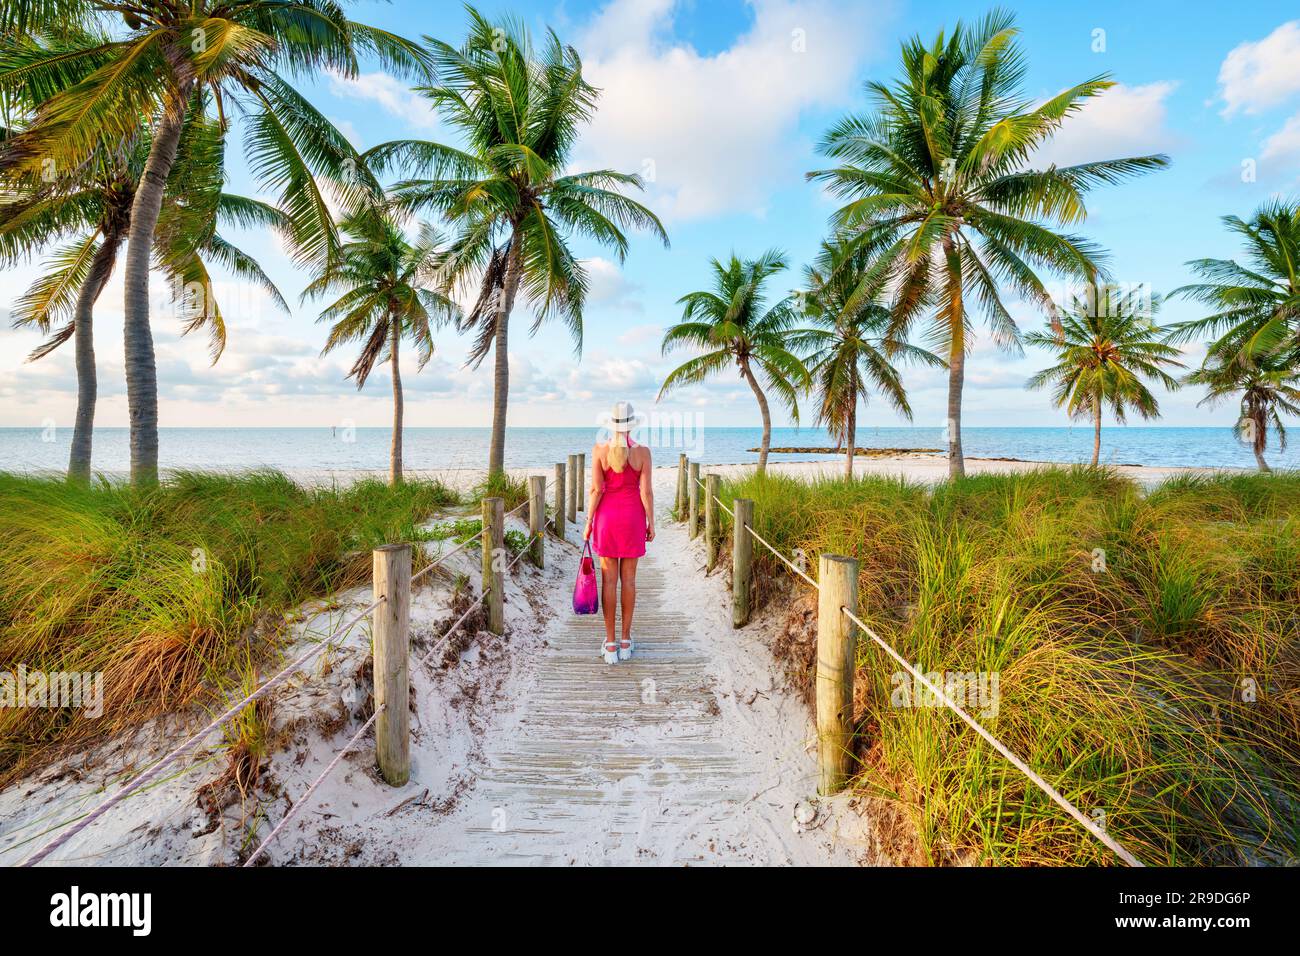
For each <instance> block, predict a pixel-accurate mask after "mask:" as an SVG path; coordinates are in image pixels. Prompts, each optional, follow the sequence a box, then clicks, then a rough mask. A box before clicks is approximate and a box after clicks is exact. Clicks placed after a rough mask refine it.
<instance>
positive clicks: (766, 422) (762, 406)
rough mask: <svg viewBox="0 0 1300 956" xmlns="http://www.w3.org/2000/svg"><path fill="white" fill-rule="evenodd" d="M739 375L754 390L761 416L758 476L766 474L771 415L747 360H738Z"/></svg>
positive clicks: (770, 439)
mask: <svg viewBox="0 0 1300 956" xmlns="http://www.w3.org/2000/svg"><path fill="white" fill-rule="evenodd" d="M740 374H741V375H743V376H744V377H745V381H746V382H748V383H749V387H750V388H752V389H753V390H754V397H755V398H756V399H758V411H759V414H761V415H762V416H763V440H762V441H761V442H760V443H759V446H758V473H759V474H760V475H762V474H766V472H767V450H768V449H769V448H771V447H772V415H771V412H769V411H768V408H767V396H766V395H764V394H763V390H762V389H761V388H759V386H758V379H756V378H755V377H754V373H753V371H752V370H751V369H750V367H749V359H746V358H742V359H741V360H740Z"/></svg>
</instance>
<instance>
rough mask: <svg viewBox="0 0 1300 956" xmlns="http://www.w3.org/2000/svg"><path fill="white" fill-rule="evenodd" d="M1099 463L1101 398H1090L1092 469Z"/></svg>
mask: <svg viewBox="0 0 1300 956" xmlns="http://www.w3.org/2000/svg"><path fill="white" fill-rule="evenodd" d="M1099 461H1101V396H1099V395H1094V396H1093V398H1092V467H1094V468H1096V467H1097V462H1099Z"/></svg>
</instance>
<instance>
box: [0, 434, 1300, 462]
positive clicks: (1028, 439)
mask: <svg viewBox="0 0 1300 956" xmlns="http://www.w3.org/2000/svg"><path fill="white" fill-rule="evenodd" d="M759 435H760V432H759V429H757V428H698V429H692V428H689V427H686V428H683V427H676V428H673V427H666V426H665V427H659V428H652V429H647V430H646V431H645V432H643V433H642V434H641V436H640V437H641V438H643V439H644V440H645V442H646V443H647V444H649V445H650V446H651V447H652V449H653V450H654V452H655V454H656V456H657V459H658V461H659V462H660V463H668V462H673V461H676V460H677V455H678V453H679V452H683V451H684V452H686V453H687V454H688V455H690V456H691V458H692V459H695V460H698V461H700V462H701V463H702V464H730V463H737V462H749V461H754V460H756V459H757V455H755V454H754V453H752V452H750V451H749V449H751V448H756V447H757V446H758V441H759ZM962 435H963V441H964V443H965V447H966V454H967V455H968V456H970V457H979V458H1019V459H1025V460H1034V461H1051V462H1086V461H1087V460H1088V459H1089V458H1090V457H1091V455H1092V429H1091V427H1089V426H1078V427H1074V428H966V429H963V432H962ZM388 437H389V430H388V429H387V428H355V429H352V428H342V427H340V428H164V429H162V431H161V453H160V456H161V464H162V466H163V467H164V468H192V469H204V470H210V469H219V470H230V469H248V468H260V467H271V468H281V469H285V470H287V471H316V470H332V471H348V470H356V469H384V468H386V467H387V465H388ZM600 437H601V436H600V435H599V433H598V432H597V430H596V429H593V428H590V427H586V428H511V429H509V430H508V431H507V438H506V465H507V467H520V468H523V467H527V468H545V467H549V466H551V465H553V464H554V463H555V462H557V461H563V460H564V459H565V457H566V456H567V455H569V454H570V453H571V452H576V451H581V450H585V449H588V448H590V447H591V445H592V443H593V442H594V441H596V440H597V439H599V438H600ZM71 438H72V433H71V430H69V429H55V430H48V431H47V430H43V429H40V428H0V470H4V471H46V470H51V471H58V470H61V469H63V468H65V467H66V465H67V460H68V445H69V442H70V441H71ZM487 443H488V429H486V428H408V429H406V432H405V459H406V467H407V468H408V469H415V470H424V469H430V470H444V469H453V468H468V469H481V468H483V467H484V466H485V465H486V463H487ZM772 444H773V445H774V446H781V445H799V446H819V445H829V444H831V442H830V441H829V439H828V438H827V436H826V434H825V433H824V432H823V431H821V430H819V429H814V428H774V429H773V430H772ZM858 444H859V445H861V446H869V447H889V448H942V447H943V435H942V430H941V429H939V428H872V427H865V428H863V429H861V430H860V431H859V434H858ZM1270 444H1275V441H1274V439H1273V436H1272V435H1270ZM816 457H828V456H815V455H806V454H801V455H779V454H778V455H774V456H773V459H774V460H776V461H781V460H808V459H810V458H816ZM1267 457H1268V460H1269V462H1270V463H1271V464H1272V465H1273V466H1274V467H1277V468H1300V445H1293V446H1292V447H1291V448H1289V449H1288V450H1287V451H1285V452H1281V451H1279V450H1278V449H1277V448H1276V447H1273V448H1271V449H1270V450H1269V452H1268V454H1267ZM1102 460H1103V462H1107V463H1112V464H1136V465H1188V466H1196V467H1235V468H1250V469H1253V468H1254V467H1255V460H1254V456H1253V455H1252V454H1251V452H1250V449H1249V448H1247V447H1245V446H1244V445H1242V444H1240V443H1239V442H1238V441H1237V440H1236V439H1235V438H1234V437H1233V433H1232V430H1231V429H1230V428H1159V427H1154V428H1152V427H1109V428H1104V429H1103V430H1102ZM129 462H130V456H129V450H128V445H127V430H126V429H125V428H99V429H96V430H95V456H94V465H95V469H96V470H97V471H106V472H120V471H125V470H127V468H128V466H129Z"/></svg>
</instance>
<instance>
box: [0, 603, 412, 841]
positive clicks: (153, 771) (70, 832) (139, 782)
mask: <svg viewBox="0 0 1300 956" xmlns="http://www.w3.org/2000/svg"><path fill="white" fill-rule="evenodd" d="M385 600H387V598H385V597H383V596H380V597H378V598H376V599H375V600H374V601H372V602H371V603H370V604H369V605H368V606H367V607H365V608H363V609H362V610H361V611H360V612H358V613H357V614H356V616H354V617H353V618H352V619H351V620H350V621H348V622H347V623H346V624H344V625H342V626H341V627H339V628H337V629H336V630H335V631H334V633H333V634H331V635H330V637H329V638H328V639H327V640H325V641H322V642H321V643H319V644H317V645H316V646H315V647H313V648H312V649H311V650H309V651H307V652H306V653H305V654H303V655H302V656H301V657H299V658H298V659H297V660H295V661H293V663H291V664H289V665H288V666H287V667H285V668H284V669H283V670H281V671H280V672H279V673H277V674H275V675H274V676H273V677H271V678H270V679H269V680H267V681H266V682H265V683H263V684H262V685H261V686H260V687H258V688H257V689H256V690H254V691H253V692H252V693H251V694H249V695H248V696H246V697H244V698H243V700H240V701H239V702H238V703H235V704H232V705H231V706H230V707H229V708H227V710H226V711H225V712H224V713H223V714H222V715H221V716H220V717H217V718H216V719H214V720H212V721H211V722H210V723H209V724H208V725H207V726H206V727H204V728H203V729H202V730H200V731H199V732H198V733H196V734H194V735H193V736H191V737H189V738H188V739H187V740H186V741H185V742H184V743H182V744H181V745H180V746H178V747H176V748H175V749H174V750H172V751H171V752H170V753H168V754H167V755H166V756H165V757H163V758H162V759H161V760H159V761H158V762H157V763H155V764H154V765H153V766H152V767H150V768H149V769H148V770H145V771H143V772H142V773H139V774H136V776H135V777H133V778H132V779H131V780H130V781H128V782H127V783H126V785H125V786H123V787H122V788H121V789H120V790H118V791H117V792H116V793H114V794H113V795H112V796H111V797H109V798H108V799H107V800H105V801H103V802H102V803H100V804H99V805H98V806H96V807H95V809H93V810H91V811H90V812H89V813H88V814H86V815H85V816H84V817H82V818H81V819H80V820H78V821H77V822H76V823H74V824H73V825H72V826H71V827H70V828H69V829H67V830H64V831H63V832H62V833H61V834H59V835H58V836H57V837H55V838H54V839H53V840H51V841H50V842H49V843H46V844H45V845H44V846H43V847H41V848H40V849H39V850H37V851H36V852H35V853H33V854H32V855H31V856H30V857H28V858H27V859H26V860H24V861H23V863H22V866H25V867H26V866H35V865H36V864H37V863H40V862H41V861H42V860H44V859H45V858H46V857H48V856H49V855H50V854H51V853H53V852H54V851H55V850H57V849H58V848H59V847H61V846H63V845H64V844H65V843H67V842H68V841H69V840H71V839H72V838H73V837H74V836H76V835H77V834H78V833H80V832H81V831H82V830H84V829H86V827H88V826H90V825H91V824H92V823H94V822H95V821H96V820H98V819H99V818H100V817H102V816H103V815H104V814H105V813H107V812H108V811H109V810H111V809H112V808H113V807H115V806H117V805H118V804H119V803H121V802H122V801H123V800H125V799H126V798H127V797H128V796H130V795H131V794H132V793H134V792H135V791H137V790H139V789H140V788H141V787H142V786H144V785H145V784H147V783H149V781H151V780H153V779H154V778H155V777H156V776H158V774H159V773H160V772H161V771H162V769H163V767H166V766H167V765H168V764H170V763H172V762H173V761H174V760H177V759H178V758H180V757H182V756H184V755H185V754H186V753H188V752H189V751H190V750H191V749H192V748H193V747H194V746H195V745H196V744H198V743H199V742H200V741H202V740H204V739H206V738H207V736H208V735H209V734H211V733H212V732H214V731H216V730H218V729H219V728H220V727H221V726H222V725H224V724H225V723H226V721H228V720H230V719H231V718H232V717H234V716H235V715H236V714H238V713H239V712H240V711H241V710H243V709H244V708H245V707H247V706H248V705H249V704H251V703H252V702H253V701H255V700H257V699H258V698H260V697H262V696H263V695H265V694H266V692H267V691H269V690H270V689H271V688H272V687H275V686H277V685H279V684H280V683H282V682H283V681H284V680H285V678H286V677H288V675H289V674H290V673H291V672H293V671H295V670H297V669H298V668H300V667H301V666H302V665H303V664H306V663H307V662H308V661H309V660H311V659H312V658H313V657H315V656H316V655H317V654H319V653H320V652H321V651H323V650H325V648H326V647H329V646H330V645H332V644H333V643H334V641H335V640H336V639H337V638H339V637H341V636H342V635H343V634H346V633H347V632H348V631H349V630H351V629H352V627H353V626H354V625H355V624H356V623H357V622H358V621H360V620H361V619H362V618H363V617H365V616H366V615H367V614H369V613H370V612H371V611H373V610H374V609H375V608H377V607H379V605H380V604H382V603H383V602H384V601H385Z"/></svg>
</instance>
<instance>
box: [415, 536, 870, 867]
mask: <svg viewBox="0 0 1300 956" xmlns="http://www.w3.org/2000/svg"><path fill="white" fill-rule="evenodd" d="M661 529H662V530H661V531H660V536H659V539H658V540H656V541H655V542H654V543H653V544H652V545H651V547H650V551H649V554H648V556H647V557H646V558H644V559H642V562H641V566H640V568H639V573H638V576H637V578H638V588H639V591H638V600H637V610H636V618H635V621H634V627H633V634H634V637H635V639H636V641H637V648H636V653H635V655H634V656H633V658H632V660H631V661H626V662H620V663H618V664H616V665H607V664H605V663H603V661H602V660H601V659H600V657H599V653H598V651H599V646H600V644H601V641H602V639H603V622H602V618H601V616H600V615H593V616H578V615H574V614H572V613H571V612H570V613H568V614H566V615H565V619H563V620H562V621H560V622H557V625H556V626H555V627H553V628H552V631H551V635H552V637H551V639H550V642H549V646H548V647H547V648H546V649H545V650H544V651H543V652H542V656H541V658H540V660H539V661H538V662H537V670H536V677H535V682H534V685H533V688H532V690H531V692H530V693H529V694H528V695H527V697H526V699H524V700H522V701H520V702H519V706H518V709H517V711H516V715H515V720H514V723H513V724H512V726H511V727H510V728H509V730H508V732H505V733H495V734H492V735H490V739H489V740H488V741H487V746H486V748H485V751H484V760H483V765H482V766H480V767H478V768H476V775H477V778H478V779H477V784H476V786H475V787H474V790H473V793H472V796H470V797H469V798H468V801H467V802H468V803H469V804H470V806H467V807H465V808H464V812H461V813H457V814H456V815H455V817H454V818H453V819H451V820H448V821H447V826H448V827H449V828H452V829H458V828H459V826H462V825H463V826H464V827H465V830H464V831H463V832H462V834H461V837H460V838H459V839H453V840H450V841H448V843H449V845H450V846H452V847H458V848H459V849H453V850H452V852H451V853H450V854H449V855H448V856H446V857H444V858H443V859H442V860H440V861H439V862H447V863H499V864H537V865H569V864H599V863H609V864H632V863H643V864H644V863H649V864H654V863H663V864H678V865H681V864H705V865H717V864H736V863H739V864H755V863H766V864H779V863H832V862H835V863H852V862H854V861H855V859H856V854H857V851H858V850H859V849H860V848H858V847H854V846H850V845H847V844H845V843H844V842H843V841H838V840H836V838H835V836H834V835H833V834H832V833H830V832H829V830H830V828H826V829H825V830H822V831H820V832H810V833H797V832H795V830H794V828H793V827H792V821H793V805H794V803H795V802H796V801H797V800H798V799H800V798H802V797H803V796H804V795H806V794H811V793H812V792H814V790H815V779H814V769H815V768H814V764H813V758H812V757H811V755H809V754H808V753H807V752H806V751H805V750H804V747H803V743H804V742H805V740H806V737H807V732H808V731H809V730H810V728H808V727H806V726H805V725H807V723H808V721H807V715H806V713H803V712H802V710H801V708H802V705H801V704H800V703H799V702H798V701H793V700H787V701H785V702H784V704H785V705H786V714H785V719H786V720H787V721H790V722H793V723H794V724H796V725H798V727H799V729H796V730H794V732H793V734H783V735H780V736H781V738H782V740H778V739H775V738H774V739H772V740H765V741H761V742H760V743H761V744H762V746H759V745H758V744H756V743H755V737H754V735H753V734H752V733H750V732H748V730H750V729H751V726H750V725H751V722H750V721H749V720H747V719H746V718H745V717H744V716H742V715H740V714H737V713H736V712H735V711H736V710H737V709H738V708H743V707H746V706H747V705H746V704H745V703H744V702H738V701H737V699H736V698H737V697H738V696H739V693H738V692H737V691H738V689H737V688H732V687H725V686H719V676H720V675H721V676H722V680H724V681H726V680H728V679H729V678H730V677H731V676H732V675H731V674H730V673H729V672H728V671H727V669H726V668H722V669H719V667H718V666H717V662H716V661H715V660H713V659H712V658H713V655H712V654H710V650H711V649H716V648H715V645H712V644H711V643H710V642H714V641H730V642H735V641H736V640H737V639H738V635H737V634H736V633H735V632H733V631H731V629H730V627H729V626H727V623H726V621H727V615H729V613H730V607H729V605H728V604H726V603H725V597H726V594H725V585H723V583H722V582H721V580H718V579H714V580H711V581H709V582H705V584H706V587H707V589H708V590H709V591H710V592H713V593H715V594H716V596H717V600H716V601H715V602H713V603H715V604H717V608H716V609H715V610H714V612H713V613H702V610H703V609H701V608H698V607H693V606H690V603H691V602H688V601H685V600H683V595H682V594H681V593H680V592H681V590H682V589H681V588H679V587H677V586H676V585H675V584H674V582H676V581H680V580H682V577H681V575H682V574H683V573H691V574H693V575H696V576H698V574H699V571H698V570H697V569H696V567H695V565H697V564H698V563H700V562H702V557H700V555H699V554H697V553H696V552H698V551H699V549H698V548H696V547H693V546H692V545H691V544H690V543H688V542H687V540H686V535H685V531H684V529H683V528H682V527H681V526H675V525H672V524H669V523H667V522H666V521H665V524H664V525H662V526H661ZM674 565H677V566H676V567H674ZM688 565H689V566H690V567H688ZM760 650H761V651H762V652H764V653H765V652H766V649H765V648H761V649H760ZM769 689H770V688H769ZM765 697H767V698H768V699H765V700H764V701H763V702H762V703H765V704H767V703H770V695H765ZM791 705H793V706H791ZM738 730H740V731H745V732H741V733H737V731H738ZM769 745H770V746H776V747H781V746H784V747H785V748H786V751H787V752H785V753H771V752H764V751H766V750H768V748H769ZM790 750H794V752H793V753H791V752H789V751H790ZM471 848H472V849H471Z"/></svg>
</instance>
